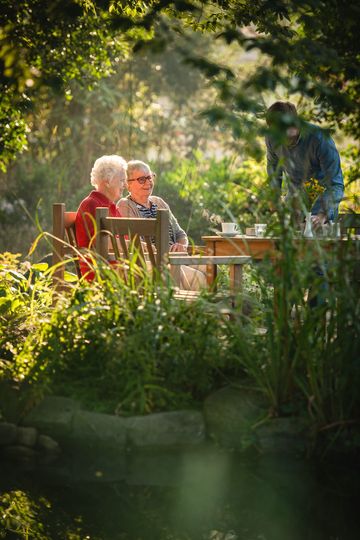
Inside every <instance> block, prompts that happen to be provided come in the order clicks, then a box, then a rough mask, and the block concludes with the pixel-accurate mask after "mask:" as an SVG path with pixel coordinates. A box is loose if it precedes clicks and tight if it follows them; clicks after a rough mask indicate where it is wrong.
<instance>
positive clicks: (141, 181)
mask: <svg viewBox="0 0 360 540" xmlns="http://www.w3.org/2000/svg"><path fill="white" fill-rule="evenodd" d="M155 178H156V174H155V173H154V172H153V173H151V174H149V175H148V176H139V177H138V178H128V182H139V184H145V182H146V180H148V181H149V182H152V181H153V180H155Z"/></svg>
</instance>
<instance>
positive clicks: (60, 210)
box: [52, 203, 65, 288]
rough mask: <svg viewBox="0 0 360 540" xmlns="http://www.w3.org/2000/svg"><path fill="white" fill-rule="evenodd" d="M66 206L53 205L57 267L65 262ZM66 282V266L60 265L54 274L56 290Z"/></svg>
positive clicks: (54, 263)
mask: <svg viewBox="0 0 360 540" xmlns="http://www.w3.org/2000/svg"><path fill="white" fill-rule="evenodd" d="M64 214H65V204H64V203H54V204H53V231H52V233H53V241H52V245H53V253H52V264H53V265H56V264H58V263H60V262H62V261H63V260H64V240H65V222H64ZM63 281H64V265H63V264H61V265H59V266H58V267H57V268H56V270H55V271H54V274H53V282H54V286H55V287H56V288H59V286H60V283H61V282H63Z"/></svg>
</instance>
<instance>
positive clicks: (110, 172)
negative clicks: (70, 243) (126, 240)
mask: <svg viewBox="0 0 360 540" xmlns="http://www.w3.org/2000/svg"><path fill="white" fill-rule="evenodd" d="M126 169H127V165H126V161H125V160H124V159H123V158H122V157H120V156H117V155H111V156H102V157H100V158H99V159H97V160H96V161H95V163H94V166H93V168H92V170H91V175H90V178H91V180H90V183H91V185H93V186H94V187H95V189H94V190H93V191H91V192H90V194H89V195H88V196H87V197H85V199H84V200H83V201H81V203H80V206H79V208H78V211H77V214H76V219H75V230H76V241H77V244H78V246H79V247H80V248H91V247H92V246H93V245H94V243H95V234H94V233H95V228H94V223H95V214H96V208H98V207H101V206H103V207H107V208H109V216H111V217H121V214H120V212H119V209H118V207H117V206H116V204H115V203H116V202H117V201H118V200H119V199H120V197H121V195H122V192H123V189H124V187H125V182H126ZM80 270H81V274H82V275H86V279H88V280H89V281H91V280H92V279H93V278H94V273H93V272H92V271H91V269H90V267H89V265H88V264H87V263H86V262H85V261H81V260H80Z"/></svg>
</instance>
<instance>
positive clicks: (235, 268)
mask: <svg viewBox="0 0 360 540" xmlns="http://www.w3.org/2000/svg"><path fill="white" fill-rule="evenodd" d="M242 277H243V268H242V264H231V265H230V291H231V293H232V294H233V295H236V294H237V293H239V292H240V291H241V288H242Z"/></svg>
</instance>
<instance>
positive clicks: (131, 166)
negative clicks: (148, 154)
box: [127, 159, 150, 178]
mask: <svg viewBox="0 0 360 540" xmlns="http://www.w3.org/2000/svg"><path fill="white" fill-rule="evenodd" d="M138 169H140V170H142V171H144V170H146V169H150V165H148V164H147V163H145V162H144V161H140V160H139V159H133V160H132V161H128V164H127V173H128V178H131V175H132V173H133V172H134V171H137V170H138Z"/></svg>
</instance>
